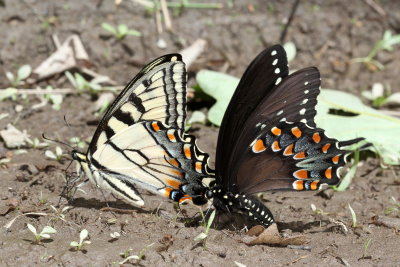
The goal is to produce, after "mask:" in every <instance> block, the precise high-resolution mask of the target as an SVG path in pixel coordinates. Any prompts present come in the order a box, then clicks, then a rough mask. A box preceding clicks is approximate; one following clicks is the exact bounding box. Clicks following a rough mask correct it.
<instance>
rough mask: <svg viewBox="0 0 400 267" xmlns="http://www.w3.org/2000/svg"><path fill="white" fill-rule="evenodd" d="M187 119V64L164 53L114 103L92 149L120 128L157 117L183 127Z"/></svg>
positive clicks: (97, 132)
mask: <svg viewBox="0 0 400 267" xmlns="http://www.w3.org/2000/svg"><path fill="white" fill-rule="evenodd" d="M185 119H186V70H185V64H184V63H183V62H182V57H181V55H179V54H169V55H165V56H162V57H160V58H158V59H156V60H154V61H152V62H151V63H149V64H148V65H147V66H146V67H144V68H143V69H142V70H141V71H140V73H139V74H138V75H136V77H135V78H133V79H132V81H130V82H129V84H128V85H127V86H126V87H125V89H124V90H123V91H122V92H121V94H120V95H119V96H118V97H117V98H116V99H115V101H114V102H113V103H112V104H111V106H110V107H109V108H108V110H107V112H106V114H105V115H104V117H103V119H102V120H101V122H100V123H99V126H98V127H97V129H96V132H95V134H94V136H93V139H92V141H91V143H90V146H89V152H90V153H91V154H93V153H95V151H96V149H97V147H99V146H101V145H102V144H104V143H105V142H106V141H107V140H109V139H110V138H111V137H112V136H113V135H115V134H116V133H117V132H118V131H119V130H123V129H124V128H126V127H129V126H130V125H133V124H134V123H137V122H141V121H148V120H158V121H160V122H161V123H163V124H165V125H168V126H170V127H172V128H176V129H184V123H185ZM181 132H183V130H181Z"/></svg>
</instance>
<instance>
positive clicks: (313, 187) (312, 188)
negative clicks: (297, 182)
mask: <svg viewBox="0 0 400 267" xmlns="http://www.w3.org/2000/svg"><path fill="white" fill-rule="evenodd" d="M318 183H319V181H314V182H312V183H311V184H310V188H311V190H318V187H319V186H318Z"/></svg>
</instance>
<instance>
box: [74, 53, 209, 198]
mask: <svg viewBox="0 0 400 267" xmlns="http://www.w3.org/2000/svg"><path fill="white" fill-rule="evenodd" d="M185 119H186V70H185V65H184V63H183V62H182V58H181V56H180V55H179V54H170V55H165V56H163V57H160V58H158V59H156V60H154V61H152V62H151V63H149V64H148V65H147V66H146V67H144V69H143V70H142V71H141V72H140V73H139V74H138V75H137V76H136V77H135V78H134V79H133V80H132V81H131V82H130V83H129V84H128V85H127V86H126V88H125V89H124V90H123V91H122V92H121V94H120V95H119V96H118V97H117V98H116V100H115V101H114V103H113V104H112V105H111V106H110V107H109V109H108V110H107V112H106V114H105V115H104V117H103V119H102V120H101V121H100V123H99V126H98V128H97V130H96V132H95V134H94V136H93V139H92V141H91V143H90V145H89V149H88V152H87V154H81V153H78V152H73V158H74V159H76V160H77V161H78V162H79V163H80V166H81V167H82V169H83V171H84V173H85V174H86V176H88V177H89V180H91V181H92V182H94V183H95V184H96V185H97V186H99V187H103V188H107V189H109V190H110V191H112V192H113V193H116V194H118V195H120V196H122V197H123V198H125V199H126V200H128V201H129V202H130V203H132V204H134V205H136V206H142V205H143V204H144V201H143V199H142V197H141V196H140V194H139V193H138V191H137V190H136V188H135V186H137V185H138V186H140V187H142V188H144V189H147V190H149V191H151V192H153V193H156V194H160V195H163V196H166V197H168V198H170V199H172V200H174V201H178V202H181V201H183V200H186V199H190V200H192V201H193V202H194V203H196V204H203V203H205V202H206V198H205V196H204V195H205V191H206V187H204V186H203V179H204V178H206V177H208V166H207V160H208V155H207V154H205V153H203V152H201V151H200V150H199V149H198V148H197V146H196V143H195V138H194V137H192V136H189V135H185V134H184V133H183V129H184V123H185Z"/></svg>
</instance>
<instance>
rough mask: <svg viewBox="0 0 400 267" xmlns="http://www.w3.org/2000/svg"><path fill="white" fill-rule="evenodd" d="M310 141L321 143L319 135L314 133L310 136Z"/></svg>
mask: <svg viewBox="0 0 400 267" xmlns="http://www.w3.org/2000/svg"><path fill="white" fill-rule="evenodd" d="M312 140H313V141H314V142H315V143H317V144H318V143H319V142H321V136H320V135H319V133H314V134H313V136H312Z"/></svg>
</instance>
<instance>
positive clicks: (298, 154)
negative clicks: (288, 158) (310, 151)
mask: <svg viewBox="0 0 400 267" xmlns="http://www.w3.org/2000/svg"><path fill="white" fill-rule="evenodd" d="M305 157H306V152H304V151H302V152H299V153H297V154H296V155H294V157H293V158H294V159H304V158H305Z"/></svg>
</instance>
